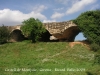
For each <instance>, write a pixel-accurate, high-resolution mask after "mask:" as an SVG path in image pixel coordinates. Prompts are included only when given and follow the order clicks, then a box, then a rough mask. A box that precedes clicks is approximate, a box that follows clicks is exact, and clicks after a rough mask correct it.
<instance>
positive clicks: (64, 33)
mask: <svg viewBox="0 0 100 75" xmlns="http://www.w3.org/2000/svg"><path fill="white" fill-rule="evenodd" d="M43 25H44V27H45V28H46V30H47V34H46V35H47V36H48V38H50V36H53V37H51V40H61V41H74V39H75V37H76V35H78V33H79V32H81V31H80V30H79V29H78V27H77V25H75V24H74V23H73V22H72V21H65V22H52V23H43ZM7 28H8V29H9V31H10V36H11V37H12V39H10V41H18V39H20V40H19V41H21V40H22V39H23V38H22V37H24V36H23V34H22V32H21V30H20V28H21V25H16V26H7ZM19 34H20V35H19ZM46 35H45V37H43V38H44V39H45V38H47V37H46ZM21 38H22V39H21ZM16 39H17V40H16Z"/></svg>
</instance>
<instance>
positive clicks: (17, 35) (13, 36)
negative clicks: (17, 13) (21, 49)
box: [9, 29, 25, 42]
mask: <svg viewBox="0 0 100 75" xmlns="http://www.w3.org/2000/svg"><path fill="white" fill-rule="evenodd" d="M24 39H25V37H24V35H23V34H22V32H21V30H19V29H15V30H13V31H12V32H11V33H10V35H9V42H19V41H23V40H24Z"/></svg>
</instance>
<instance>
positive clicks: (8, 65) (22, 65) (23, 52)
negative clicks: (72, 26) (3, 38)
mask: <svg viewBox="0 0 100 75" xmlns="http://www.w3.org/2000/svg"><path fill="white" fill-rule="evenodd" d="M95 54H96V53H95V52H92V51H90V50H88V49H87V48H85V47H84V46H81V45H75V46H74V47H73V48H70V47H69V45H68V43H66V42H39V43H35V44H32V43H30V42H29V41H23V42H16V43H7V44H3V45H0V75H93V74H94V75H96V74H95V73H97V75H100V74H99V73H100V67H99V66H98V65H96V64H93V62H94V56H95ZM9 70H10V71H9ZM13 70H15V71H13ZM16 70H18V71H16ZM56 70H57V71H56Z"/></svg>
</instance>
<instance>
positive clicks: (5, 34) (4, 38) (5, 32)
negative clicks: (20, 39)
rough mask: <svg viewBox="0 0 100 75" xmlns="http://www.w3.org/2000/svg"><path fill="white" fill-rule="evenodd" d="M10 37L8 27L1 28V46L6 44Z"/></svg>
mask: <svg viewBox="0 0 100 75" xmlns="http://www.w3.org/2000/svg"><path fill="white" fill-rule="evenodd" d="M8 36H9V31H8V29H7V27H6V26H4V25H3V26H1V27H0V44H3V43H6V42H7V39H8Z"/></svg>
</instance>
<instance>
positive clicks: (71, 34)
mask: <svg viewBox="0 0 100 75" xmlns="http://www.w3.org/2000/svg"><path fill="white" fill-rule="evenodd" d="M80 32H81V31H80V29H79V28H78V26H71V27H69V28H67V29H66V30H64V32H62V33H57V34H53V36H55V37H56V38H58V39H59V40H63V41H65V40H66V41H68V42H73V41H74V39H75V37H76V36H77V35H78V34H79V33H80Z"/></svg>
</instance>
